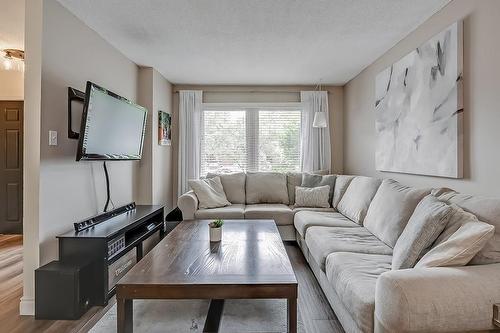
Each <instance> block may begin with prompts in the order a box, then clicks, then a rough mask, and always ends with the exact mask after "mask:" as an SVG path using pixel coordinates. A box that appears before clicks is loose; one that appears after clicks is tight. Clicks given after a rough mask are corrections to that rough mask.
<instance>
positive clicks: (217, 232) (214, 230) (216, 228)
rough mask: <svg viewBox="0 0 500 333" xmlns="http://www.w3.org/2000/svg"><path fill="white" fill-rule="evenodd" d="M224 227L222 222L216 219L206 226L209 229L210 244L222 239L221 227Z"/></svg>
mask: <svg viewBox="0 0 500 333" xmlns="http://www.w3.org/2000/svg"><path fill="white" fill-rule="evenodd" d="M223 225H224V220H222V219H216V220H213V221H212V222H210V223H209V224H208V226H209V227H210V228H209V230H210V242H220V241H221V239H222V226H223Z"/></svg>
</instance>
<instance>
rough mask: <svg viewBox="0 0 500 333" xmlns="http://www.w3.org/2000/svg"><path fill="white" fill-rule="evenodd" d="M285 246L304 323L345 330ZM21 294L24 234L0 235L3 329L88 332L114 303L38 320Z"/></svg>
mask: <svg viewBox="0 0 500 333" xmlns="http://www.w3.org/2000/svg"><path fill="white" fill-rule="evenodd" d="M285 245H286V246H285V247H286V250H287V253H288V256H289V257H290V261H291V263H292V266H293V268H294V270H295V274H296V277H297V280H298V283H299V300H298V308H299V312H300V318H301V323H300V324H301V326H302V327H303V328H304V331H305V332H307V333H343V332H344V330H343V329H342V326H341V325H340V323H339V321H338V319H337V317H336V316H335V313H334V312H333V311H332V309H331V308H330V305H329V304H328V301H327V299H326V297H325V296H324V294H323V292H322V291H321V289H320V287H319V285H318V282H317V281H316V279H315V277H314V275H313V273H312V271H311V270H310V269H309V267H308V266H307V263H306V261H305V259H304V256H303V255H302V252H301V251H300V249H299V247H298V246H296V245H293V244H291V243H288V242H287V243H286V244H285ZM21 295H22V238H21V236H10V235H0V332H9V333H18V332H19V333H30V332H70V333H82V332H87V331H88V330H89V329H90V328H91V327H92V326H93V325H94V324H95V323H96V322H97V321H98V320H99V319H100V318H101V317H102V316H103V315H104V313H106V311H107V310H108V308H109V307H111V306H112V305H113V304H114V303H115V299H114V298H113V299H112V300H111V301H110V302H109V304H108V306H107V307H106V308H102V307H93V308H92V309H91V310H89V311H88V312H87V313H86V314H85V315H84V316H83V317H82V318H81V319H79V320H75V321H69V320H57V321H53V320H35V319H34V317H31V316H20V315H19V299H20V298H21Z"/></svg>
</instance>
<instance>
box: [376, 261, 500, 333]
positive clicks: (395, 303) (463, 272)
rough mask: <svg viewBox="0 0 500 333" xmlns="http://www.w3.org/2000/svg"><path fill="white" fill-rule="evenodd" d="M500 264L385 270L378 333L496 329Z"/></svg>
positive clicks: (379, 294)
mask: <svg viewBox="0 0 500 333" xmlns="http://www.w3.org/2000/svg"><path fill="white" fill-rule="evenodd" d="M498 302H500V264H493V265H480V266H479V265H478V266H464V267H434V268H421V269H405V270H398V271H390V272H386V273H384V274H382V275H381V276H380V277H379V279H378V280H377V287H376V292H375V328H376V329H375V331H376V332H456V331H460V332H463V331H476V330H488V329H492V328H494V326H493V323H492V319H493V304H494V303H498Z"/></svg>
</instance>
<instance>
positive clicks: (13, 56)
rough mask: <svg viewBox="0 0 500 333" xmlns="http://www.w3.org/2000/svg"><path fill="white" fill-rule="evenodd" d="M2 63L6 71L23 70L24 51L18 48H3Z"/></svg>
mask: <svg viewBox="0 0 500 333" xmlns="http://www.w3.org/2000/svg"><path fill="white" fill-rule="evenodd" d="M1 52H2V53H3V57H2V58H3V59H2V65H3V69H5V70H6V71H10V70H14V71H21V72H23V71H24V51H23V50H18V49H4V50H1Z"/></svg>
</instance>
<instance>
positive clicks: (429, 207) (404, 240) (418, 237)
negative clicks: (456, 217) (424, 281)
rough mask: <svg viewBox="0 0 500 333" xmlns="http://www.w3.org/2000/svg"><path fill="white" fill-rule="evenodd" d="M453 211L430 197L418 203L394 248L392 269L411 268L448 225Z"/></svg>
mask: <svg viewBox="0 0 500 333" xmlns="http://www.w3.org/2000/svg"><path fill="white" fill-rule="evenodd" d="M452 214H453V209H452V208H451V207H450V206H449V205H447V204H446V203H444V202H441V201H439V200H438V199H436V198H435V197H434V196H432V195H428V196H426V197H425V198H423V199H422V201H420V203H419V204H418V205H417V207H416V208H415V211H414V212H413V214H412V216H411V217H410V220H409V221H408V224H407V225H406V228H405V230H404V231H403V233H402V234H401V236H400V237H399V239H398V241H397V242H396V246H394V256H393V257H392V269H394V270H396V269H407V268H413V267H414V266H415V264H416V263H417V261H418V259H419V258H420V257H421V256H423V255H424V254H425V251H426V250H428V249H429V248H430V246H431V245H432V243H433V242H434V241H435V240H436V238H437V237H438V236H439V234H440V233H441V232H442V231H443V230H444V228H445V227H446V224H447V223H448V221H449V219H450V217H451V215H452Z"/></svg>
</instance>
